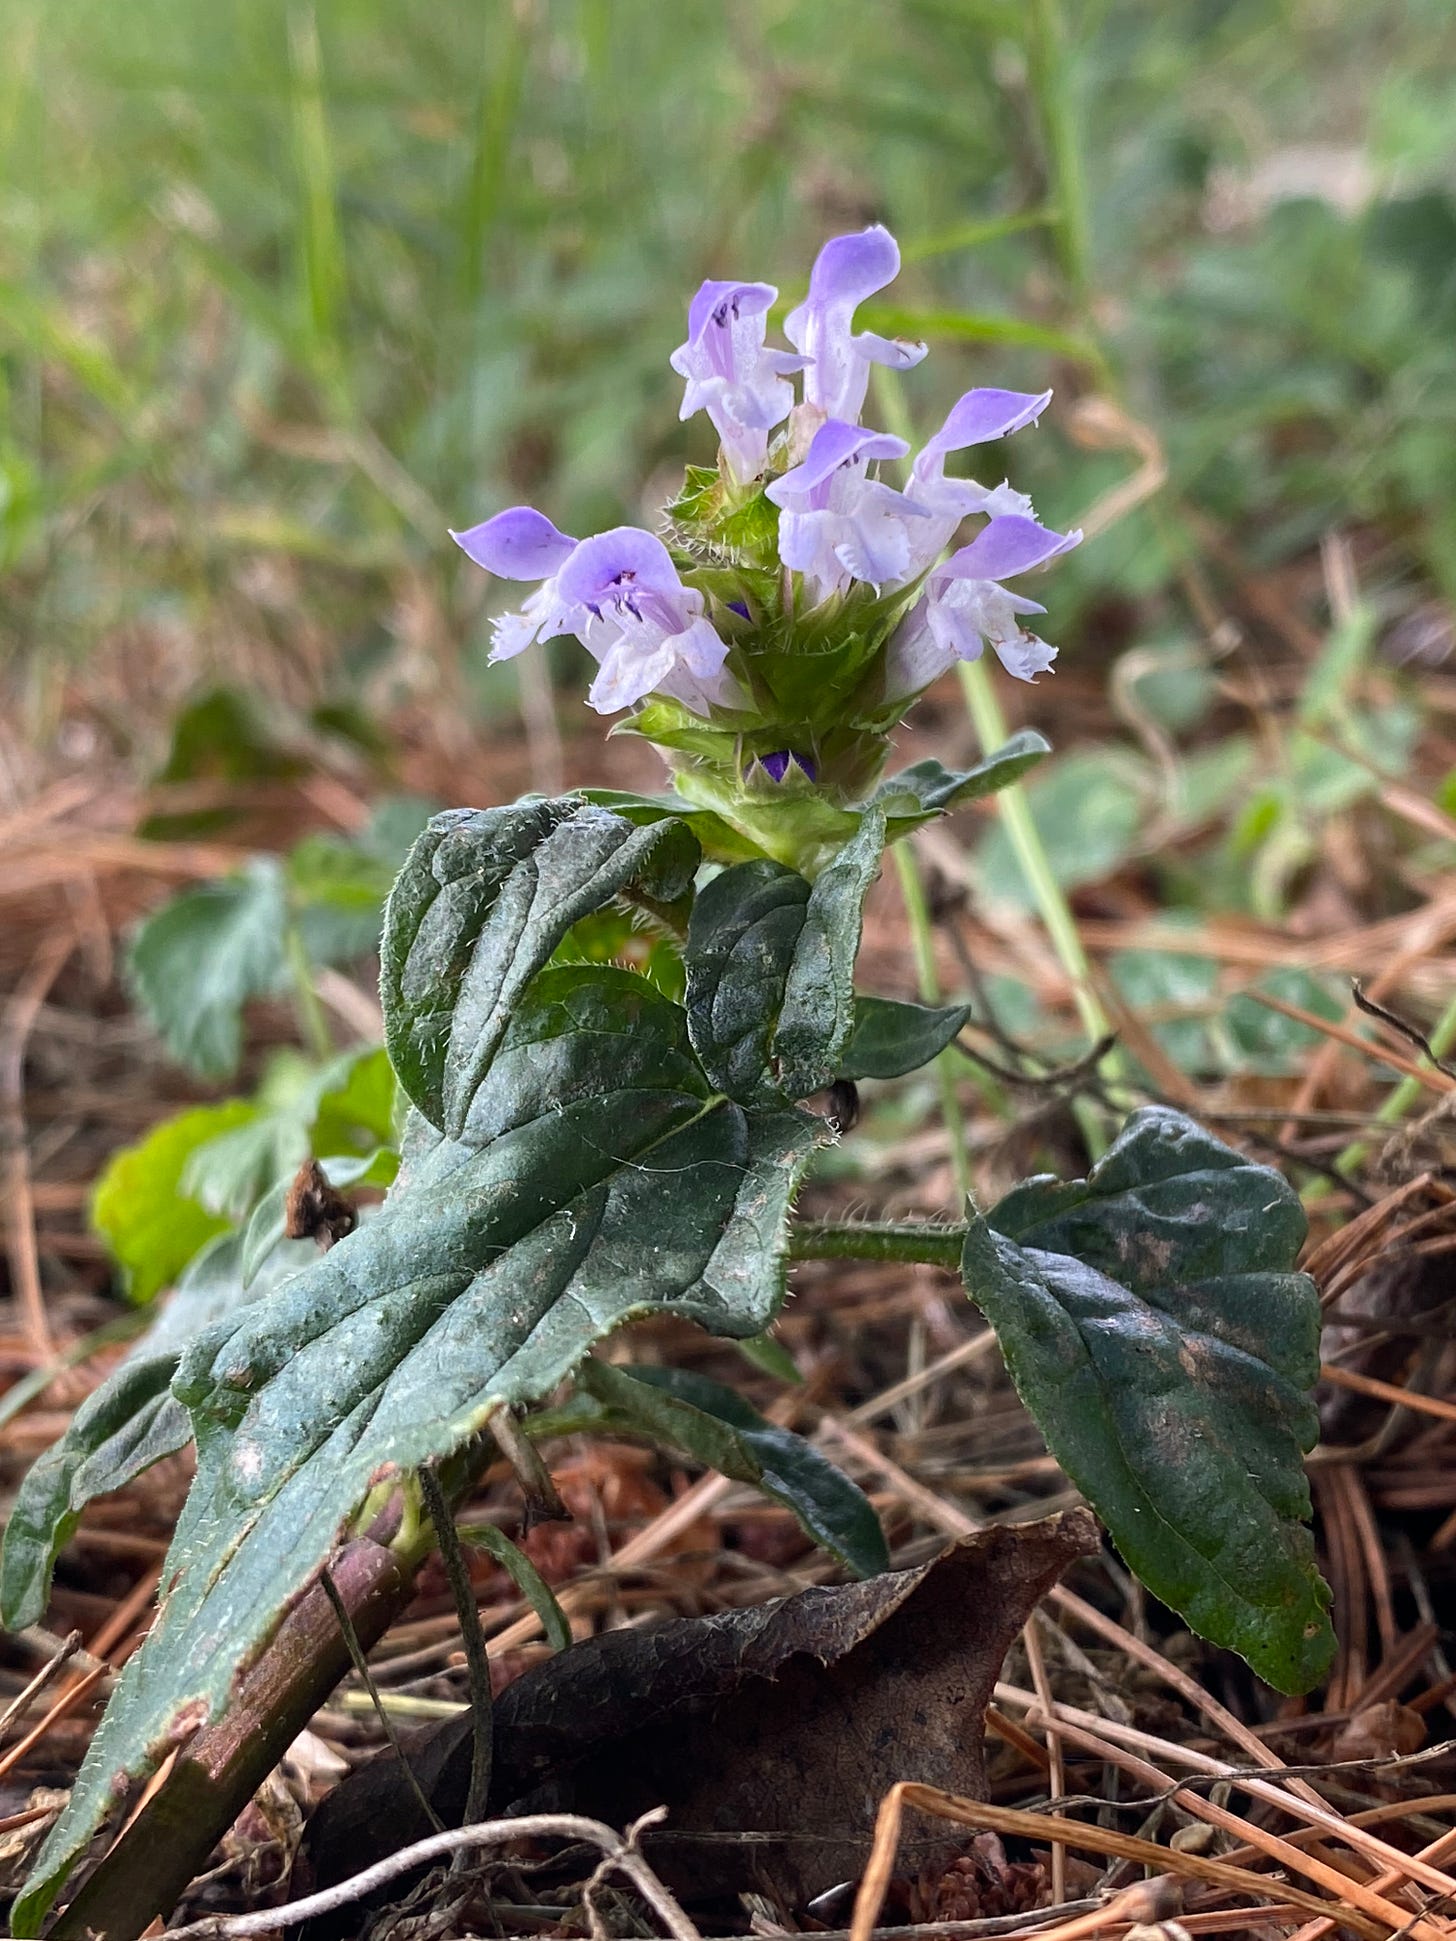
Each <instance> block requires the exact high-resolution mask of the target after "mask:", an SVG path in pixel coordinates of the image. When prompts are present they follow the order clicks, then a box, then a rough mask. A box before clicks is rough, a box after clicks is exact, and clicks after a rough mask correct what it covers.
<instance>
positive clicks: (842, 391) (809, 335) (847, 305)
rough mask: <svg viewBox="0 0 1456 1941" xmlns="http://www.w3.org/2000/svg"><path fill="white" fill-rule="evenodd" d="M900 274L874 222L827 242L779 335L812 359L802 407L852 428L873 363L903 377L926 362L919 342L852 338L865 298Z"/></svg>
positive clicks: (863, 335) (896, 256)
mask: <svg viewBox="0 0 1456 1941" xmlns="http://www.w3.org/2000/svg"><path fill="white" fill-rule="evenodd" d="M899 273H900V249H899V245H898V244H897V243H896V241H895V238H894V237H893V236H892V235H891V234H890V232H889V230H888V229H885V228H882V227H881V225H880V224H879V223H875V224H873V225H872V226H871V227H870V228H868V229H861V230H859V231H858V232H857V233H855V234H852V235H848V236H835V237H833V238H831V240H830V241H829V242H827V243H826V244H825V245H824V247H823V249H821V250H820V252H819V255H818V257H817V259H816V261H815V264H814V269H813V273H812V275H811V276H810V278H809V294H808V296H807V297H806V298H805V299H804V301H803V302H802V303H801V304H800V305H799V306H798V308H797V309H796V310H791V311H790V312H789V314H788V316H787V317H786V318H785V319H784V335H785V336H786V337H787V338H788V340H789V342H790V343H791V344H792V345H793V346H794V348H795V349H796V350H800V351H802V352H803V353H804V355H805V357H806V358H807V359H808V360H809V363H808V369H807V370H806V372H805V374H804V402H805V403H806V404H809V405H813V406H814V407H815V409H816V410H817V411H818V412H819V413H821V414H822V415H823V416H824V417H826V418H842V419H844V420H846V421H847V422H848V423H850V424H854V423H855V422H856V421H857V420H858V418H859V414H860V411H861V409H862V408H863V406H864V401H865V392H866V390H867V389H868V388H869V381H870V366H871V364H886V365H888V366H889V367H890V369H891V370H895V371H908V370H910V369H911V367H912V366H913V365H916V364H918V363H919V362H920V360H921V358H922V357H924V356H925V353H926V348H927V347H926V346H925V345H924V344H909V343H904V342H902V341H901V340H900V339H898V338H891V337H877V336H876V335H875V333H874V332H873V331H870V330H866V331H861V332H860V334H859V335H858V336H857V337H856V336H855V335H854V330H853V325H854V313H855V310H856V308H857V307H858V306H859V305H860V304H861V303H863V302H864V300H865V298H866V297H871V296H873V295H874V293H875V292H876V290H883V289H884V287H885V285H886V284H887V283H893V282H894V280H895V278H896V277H897V276H898V275H899Z"/></svg>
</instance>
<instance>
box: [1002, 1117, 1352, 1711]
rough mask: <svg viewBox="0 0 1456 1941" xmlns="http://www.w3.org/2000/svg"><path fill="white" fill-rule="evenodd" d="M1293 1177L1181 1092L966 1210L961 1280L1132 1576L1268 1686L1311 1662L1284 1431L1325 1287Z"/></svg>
mask: <svg viewBox="0 0 1456 1941" xmlns="http://www.w3.org/2000/svg"><path fill="white" fill-rule="evenodd" d="M1304 1232H1305V1221H1304V1214H1303V1211H1302V1210H1301V1208H1300V1204H1299V1201H1298V1199H1297V1197H1296V1196H1295V1194H1294V1193H1293V1192H1292V1191H1291V1190H1290V1188H1289V1187H1288V1186H1287V1185H1286V1184H1285V1182H1284V1181H1283V1180H1282V1179H1281V1178H1280V1177H1279V1175H1278V1174H1277V1173H1274V1172H1271V1171H1270V1170H1269V1169H1268V1168H1267V1167H1265V1166H1257V1165H1254V1164H1252V1163H1251V1162H1250V1161H1248V1160H1246V1159H1244V1158H1243V1157H1242V1156H1241V1155H1240V1154H1238V1153H1236V1152H1232V1151H1230V1150H1229V1148H1228V1147H1227V1146H1223V1145H1220V1143H1219V1142H1218V1141H1217V1140H1216V1139H1213V1138H1211V1137H1210V1136H1209V1134H1208V1133H1206V1132H1204V1131H1203V1129H1202V1128H1201V1127H1199V1126H1197V1125H1195V1124H1194V1123H1193V1122H1192V1121H1191V1120H1189V1119H1186V1118H1184V1117H1182V1115H1181V1114H1178V1113H1175V1112H1170V1111H1167V1110H1164V1109H1162V1108H1155V1109H1150V1110H1146V1111H1142V1112H1138V1113H1136V1114H1134V1116H1133V1117H1132V1118H1131V1119H1130V1120H1129V1121H1128V1124H1127V1126H1126V1127H1125V1128H1124V1130H1123V1132H1122V1134H1121V1136H1120V1137H1119V1138H1118V1140H1117V1141H1116V1143H1115V1144H1114V1145H1113V1146H1112V1147H1111V1149H1110V1150H1109V1151H1108V1153H1107V1154H1106V1156H1105V1157H1104V1158H1103V1159H1102V1160H1101V1161H1100V1163H1099V1164H1098V1165H1097V1166H1096V1167H1094V1168H1093V1170H1092V1172H1091V1174H1090V1175H1089V1177H1088V1178H1087V1179H1085V1180H1075V1181H1072V1182H1071V1183H1069V1184H1065V1185H1063V1184H1060V1183H1059V1182H1057V1181H1056V1180H1053V1179H1049V1178H1048V1179H1035V1180H1029V1181H1027V1182H1026V1183H1025V1184H1024V1185H1022V1186H1019V1187H1017V1188H1016V1189H1015V1190H1014V1191H1013V1192H1011V1193H1009V1194H1008V1195H1007V1197H1006V1198H1005V1199H1004V1200H1003V1201H1002V1202H1001V1203H1000V1205H999V1206H997V1207H996V1209H995V1210H994V1212H993V1213H992V1214H991V1215H990V1217H989V1219H984V1220H983V1219H977V1220H973V1221H972V1223H971V1228H970V1232H969V1234H968V1236H967V1239H966V1248H965V1257H964V1272H965V1279H966V1286H967V1289H968V1291H969V1292H970V1295H971V1297H972V1299H973V1300H974V1301H975V1302H976V1303H977V1305H978V1306H979V1307H980V1308H981V1310H982V1311H983V1313H984V1314H985V1315H986V1318H987V1320H989V1321H990V1322H991V1324H992V1326H993V1327H994V1328H995V1330H996V1333H997V1335H998V1337H999V1339H1000V1342H1001V1346H1002V1350H1003V1352H1004V1353H1005V1356H1006V1363H1007V1366H1008V1368H1009V1369H1010V1371H1011V1374H1012V1377H1013V1379H1014V1381H1015V1383H1016V1386H1017V1389H1018V1391H1019V1393H1020V1395H1021V1398H1022V1400H1023V1401H1024V1402H1025V1403H1026V1406H1027V1407H1028V1408H1029V1409H1030V1410H1031V1413H1032V1414H1033V1415H1034V1416H1035V1417H1036V1420H1037V1422H1038V1423H1039V1425H1040V1426H1041V1429H1042V1432H1043V1433H1044V1435H1045V1436H1046V1439H1047V1443H1048V1446H1049V1447H1050V1448H1051V1450H1052V1452H1053V1454H1054V1455H1055V1456H1056V1457H1057V1460H1058V1461H1059V1462H1060V1463H1061V1465H1062V1467H1063V1468H1064V1469H1065V1470H1066V1472H1067V1474H1068V1476H1070V1477H1071V1479H1072V1481H1073V1482H1074V1483H1075V1484H1076V1485H1077V1487H1078V1488H1079V1489H1081V1490H1082V1491H1083V1492H1084V1493H1085V1494H1086V1496H1087V1497H1088V1499H1089V1501H1090V1502H1091V1503H1092V1506H1093V1508H1094V1509H1096V1511H1097V1512H1098V1514H1099V1515H1100V1516H1101V1517H1102V1519H1103V1521H1104V1522H1105V1523H1106V1524H1107V1526H1108V1528H1109V1530H1110V1531H1111V1532H1112V1536H1113V1539H1114V1540H1115V1542H1116V1543H1117V1546H1118V1548H1119V1549H1120V1550H1121V1551H1122V1553H1123V1555H1124V1556H1125V1557H1126V1558H1127V1561H1128V1563H1129V1564H1130V1565H1131V1566H1132V1568H1133V1569H1134V1570H1135V1571H1136V1572H1137V1574H1138V1576H1139V1577H1140V1578H1141V1579H1142V1581H1143V1582H1144V1583H1145V1584H1146V1585H1147V1586H1148V1588H1149V1589H1150V1590H1151V1591H1152V1592H1153V1593H1154V1594H1155V1595H1156V1596H1158V1597H1160V1598H1162V1599H1163V1601H1164V1602H1165V1603H1166V1604H1170V1605H1172V1607H1173V1608H1174V1610H1176V1611H1179V1612H1181V1614H1182V1615H1183V1617H1185V1618H1186V1619H1187V1621H1188V1623H1189V1624H1190V1625H1192V1627H1193V1628H1194V1630H1196V1631H1197V1632H1199V1633H1200V1634H1201V1635H1202V1636H1204V1637H1207V1638H1211V1639H1212V1640H1213V1641H1214V1642H1215V1643H1217V1644H1223V1645H1228V1646H1230V1647H1231V1648H1232V1649H1234V1650H1235V1651H1239V1652H1241V1653H1242V1654H1243V1656H1244V1657H1245V1658H1247V1659H1248V1661H1249V1663H1250V1664H1251V1665H1252V1666H1253V1667H1254V1669H1255V1671H1257V1672H1258V1673H1259V1675H1260V1677H1262V1678H1265V1679H1267V1680H1268V1681H1269V1683H1270V1684H1271V1685H1274V1686H1276V1687H1277V1688H1278V1689H1279V1690H1280V1691H1285V1692H1303V1691H1307V1690H1308V1689H1309V1688H1310V1686H1311V1685H1313V1684H1314V1683H1315V1682H1316V1680H1317V1679H1318V1678H1319V1677H1320V1675H1321V1673H1322V1672H1323V1671H1324V1670H1325V1669H1326V1668H1327V1666H1328V1664H1329V1661H1330V1657H1331V1655H1332V1653H1333V1650H1334V1637H1333V1634H1332V1632H1331V1629H1330V1622H1329V1618H1328V1615H1327V1606H1328V1603H1329V1592H1328V1590H1327V1589H1326V1587H1325V1585H1324V1583H1323V1582H1322V1581H1321V1579H1320V1577H1319V1574H1318V1572H1317V1570H1316V1569H1315V1563H1314V1546H1313V1543H1312V1541H1311V1539H1310V1535H1309V1532H1308V1529H1307V1528H1306V1527H1305V1525H1306V1522H1307V1519H1308V1516H1309V1488H1308V1484H1307V1483H1306V1481H1305V1475H1304V1466H1303V1464H1302V1462H1301V1460H1300V1452H1301V1451H1302V1450H1307V1449H1309V1448H1311V1447H1312V1446H1313V1443H1314V1440H1315V1437H1316V1435H1317V1433H1318V1426H1319V1425H1318V1419H1317V1417H1316V1414H1315V1410H1314V1405H1313V1403H1312V1402H1311V1401H1310V1399H1309V1396H1308V1394H1307V1393H1306V1391H1307V1389H1308V1388H1309V1387H1310V1385H1311V1384H1312V1383H1313V1382H1314V1380H1315V1378H1316V1376H1317V1374H1318V1371H1319V1320H1320V1314H1319V1302H1318V1300H1317V1298H1316V1295H1315V1291H1314V1288H1313V1285H1312V1284H1311V1282H1310V1281H1309V1280H1308V1279H1307V1278H1306V1276H1304V1275H1303V1274H1299V1273H1296V1272H1295V1271H1294V1262H1295V1259H1296V1257H1297V1255H1298V1252H1299V1248H1300V1245H1301V1243H1302V1241H1303V1238H1304Z"/></svg>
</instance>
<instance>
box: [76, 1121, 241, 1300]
mask: <svg viewBox="0 0 1456 1941" xmlns="http://www.w3.org/2000/svg"><path fill="white" fill-rule="evenodd" d="M255 1116H256V1112H255V1108H254V1107H253V1106H251V1105H250V1104H249V1103H248V1102H247V1100H246V1099H229V1100H227V1101H226V1102H225V1103H224V1104H222V1105H196V1106H193V1107H191V1108H190V1109H189V1110H188V1111H186V1112H179V1113H178V1114H177V1115H176V1117H175V1118H171V1119H164V1120H163V1121H162V1123H161V1124H160V1125H159V1126H156V1127H154V1128H153V1130H152V1131H151V1132H149V1133H148V1134H147V1136H146V1138H145V1139H143V1140H141V1141H140V1142H139V1143H138V1144H137V1145H135V1146H125V1147H123V1148H122V1150H121V1151H120V1152H118V1153H116V1154H114V1155H113V1157H112V1159H111V1160H110V1162H109V1164H108V1165H107V1168H106V1171H105V1172H104V1173H103V1174H102V1175H101V1178H100V1179H99V1180H98V1181H97V1182H96V1190H95V1192H94V1193H93V1194H92V1196H91V1224H92V1225H93V1226H94V1227H95V1228H96V1230H97V1232H98V1233H99V1234H100V1235H101V1236H102V1238H103V1239H104V1240H105V1242H106V1244H107V1246H108V1248H109V1249H110V1250H111V1254H112V1257H113V1258H114V1259H115V1261H116V1263H117V1265H118V1267H119V1268H120V1269H121V1275H122V1284H123V1286H124V1288H125V1291H126V1294H127V1297H128V1299H129V1300H133V1301H149V1300H151V1298H152V1296H153V1295H154V1294H155V1293H156V1292H157V1291H158V1289H159V1288H163V1287H167V1286H169V1285H170V1283H171V1282H172V1281H174V1280H175V1279H176V1278H177V1276H178V1275H179V1274H180V1273H181V1271H182V1269H183V1268H184V1267H185V1266H186V1265H187V1263H188V1261H190V1260H191V1259H192V1258H193V1256H194V1255H195V1254H197V1253H199V1252H200V1251H201V1249H202V1248H203V1247H205V1246H206V1245H207V1243H208V1241H209V1240H211V1239H212V1237H213V1236H214V1234H218V1233H221V1232H222V1231H223V1230H224V1228H225V1227H226V1226H227V1221H226V1220H225V1219H223V1218H221V1217H220V1216H219V1215H218V1214H216V1213H211V1212H209V1211H208V1209H207V1208H206V1207H205V1206H202V1205H200V1204H199V1203H198V1201H196V1200H195V1199H189V1198H188V1197H187V1195H186V1193H185V1192H184V1191H183V1187H182V1178H183V1174H184V1173H185V1171H186V1169H187V1166H188V1164H189V1162H190V1160H191V1159H192V1156H193V1154H194V1153H195V1152H196V1151H197V1150H198V1149H199V1148H200V1147H204V1146H206V1145H208V1144H209V1143H210V1142H211V1141H213V1140H215V1139H217V1138H218V1137H219V1136H220V1135H223V1134H229V1133H233V1132H236V1131H238V1130H239V1129H240V1128H244V1127H247V1126H249V1125H250V1124H251V1123H252V1121H253V1120H254V1118H255Z"/></svg>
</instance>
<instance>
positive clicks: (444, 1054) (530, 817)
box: [380, 797, 699, 1138]
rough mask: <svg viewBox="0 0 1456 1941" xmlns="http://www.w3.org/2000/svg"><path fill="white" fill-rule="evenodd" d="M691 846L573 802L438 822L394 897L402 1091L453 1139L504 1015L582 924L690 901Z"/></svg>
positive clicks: (388, 977)
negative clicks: (636, 907) (633, 908)
mask: <svg viewBox="0 0 1456 1941" xmlns="http://www.w3.org/2000/svg"><path fill="white" fill-rule="evenodd" d="M698 860H699V851H698V845H697V842H696V840H695V839H694V837H693V836H692V834H691V833H690V831H689V830H687V829H686V828H685V827H684V826H683V825H682V824H681V823H680V822H678V821H676V820H674V821H669V822H659V823H655V824H653V825H651V826H650V827H648V828H645V829H638V828H634V827H633V825H632V824H631V823H630V822H627V821H625V820H624V819H623V818H622V817H621V816H617V815H612V814H611V813H610V812H609V811H608V810H606V809H598V808H595V807H593V806H591V805H590V804H588V803H584V802H581V801H579V800H577V799H575V798H572V797H567V798H565V799H564V800H561V801H556V802H547V801H530V800H528V801H525V802H518V803H516V804H514V805H513V806H511V807H510V808H504V809H459V810H452V811H451V812H449V813H448V814H445V815H439V816H436V817H435V818H434V819H433V820H432V821H431V823H430V825H429V827H428V828H427V830H426V831H425V833H424V835H423V836H421V838H420V839H419V841H418V842H417V843H416V844H415V846H414V848H413V849H412V850H411V852H410V855H409V860H408V861H407V862H406V864H405V866H404V868H403V870H402V871H401V872H400V876H399V880H398V882H397V883H396V884H395V886H394V890H393V892H392V893H391V896H390V899H389V908H388V911H387V913H386V916H385V926H384V942H383V946H382V949H381V961H382V966H383V969H382V975H381V980H380V985H381V991H382V995H383V1000H384V1020H385V1022H384V1029H385V1040H386V1043H387V1044H388V1046H389V1055H390V1058H391V1060H392V1062H393V1065H394V1069H395V1071H396V1073H397V1074H398V1076H399V1081H400V1083H401V1085H403V1087H404V1089H405V1091H406V1092H407V1093H408V1094H409V1096H410V1098H411V1099H412V1100H413V1101H414V1103H415V1104H416V1105H417V1106H418V1107H419V1109H420V1111H421V1112H423V1113H424V1115H425V1117H426V1118H427V1119H428V1120H429V1121H430V1123H431V1124H432V1125H435V1126H438V1127H440V1128H441V1130H443V1131H444V1132H446V1133H448V1134H449V1135H450V1136H451V1137H452V1138H454V1137H457V1136H458V1135H459V1133H460V1131H461V1128H462V1126H463V1123H464V1115H465V1113H466V1112H467V1111H468V1110H469V1108H470V1103H471V1101H472V1100H473V1099H474V1097H475V1095H476V1093H477V1091H478V1090H479V1088H480V1085H481V1082H482V1081H483V1079H484V1078H485V1075H486V1073H487V1072H488V1070H489V1069H490V1063H491V1060H492V1059H493V1058H494V1056H495V1053H496V1050H497V1047H498V1046H499V1044H500V1042H501V1039H502V1037H503V1035H504V1033H505V1030H506V1027H507V1025H508V1023H509V1021H510V1017H511V1012H512V1009H513V1008H514V1006H515V1004H516V1003H517V1002H518V1000H519V999H520V997H521V995H522V994H523V992H524V991H525V989H526V987H527V986H528V985H529V983H530V981H531V979H532V978H533V977H534V976H535V975H536V973H537V972H538V971H539V970H540V969H541V967H542V966H543V965H544V964H545V963H546V961H547V960H548V958H549V957H550V956H551V954H552V952H553V951H554V950H555V949H556V946H557V945H558V944H559V943H560V942H561V940H562V938H563V937H564V936H565V935H566V933H567V931H568V930H569V929H570V928H571V926H572V924H574V923H575V922H576V921H577V920H578V919H579V918H580V917H584V916H588V915H589V914H590V913H591V912H592V911H593V910H599V909H601V908H602V906H603V905H604V904H606V903H609V902H610V901H611V900H612V898H613V897H614V896H616V895H617V894H618V893H619V892H620V891H622V890H625V889H626V888H627V886H628V885H629V884H632V883H638V884H640V885H641V887H642V888H643V890H644V892H645V893H646V894H647V895H649V896H651V897H652V898H654V899H655V900H658V901H663V902H671V901H672V900H673V899H674V898H676V897H679V896H681V895H682V893H683V892H684V891H685V890H686V889H687V887H688V885H689V884H690V883H691V881H692V877H693V872H694V870H695V869H696V868H697V864H698Z"/></svg>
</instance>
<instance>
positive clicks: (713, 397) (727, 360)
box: [670, 281, 806, 485]
mask: <svg viewBox="0 0 1456 1941" xmlns="http://www.w3.org/2000/svg"><path fill="white" fill-rule="evenodd" d="M777 295H778V291H777V290H776V289H775V288H774V287H773V285H772V284H771V283H719V282H712V281H709V282H707V283H704V284H703V286H702V287H701V289H700V290H699V291H698V294H697V295H696V296H695V297H694V298H693V300H692V303H691V304H690V306H689V308H688V336H687V342H686V343H685V344H679V345H678V347H677V349H676V350H675V351H674V352H673V354H672V357H671V360H670V362H671V364H672V368H673V369H674V370H675V371H676V372H677V373H678V375H679V376H680V377H683V378H686V379H687V388H686V390H685V391H684V393H683V401H682V411H681V413H680V414H679V415H680V416H681V417H684V418H691V417H692V416H693V415H694V413H695V412H698V411H706V412H707V414H708V416H709V417H710V418H711V419H712V421H713V424H714V427H715V428H716V430H717V433H718V436H719V438H720V439H721V440H722V446H723V456H724V457H725V458H726V459H727V461H728V468H729V470H730V471H731V472H732V474H733V477H734V480H735V481H736V483H738V484H739V485H746V484H747V483H748V482H749V480H750V479H755V478H757V477H758V475H759V473H760V472H761V471H762V470H763V468H764V465H765V463H766V462H767V459H768V434H769V433H770V432H771V431H772V430H773V429H774V427H775V426H776V425H781V424H782V423H783V421H784V419H785V418H787V417H788V415H789V412H790V410H791V408H792V406H793V402H794V390H793V386H792V385H791V384H789V383H788V382H787V379H788V376H789V374H790V373H791V372H793V371H800V370H802V369H803V368H804V364H805V361H806V360H805V359H804V358H802V357H796V356H794V355H793V354H792V353H791V352H789V351H782V350H766V349H765V348H764V341H763V340H764V333H765V330H766V329H767V325H768V312H769V309H770V307H771V306H772V304H773V301H774V299H775V297H777Z"/></svg>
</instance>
